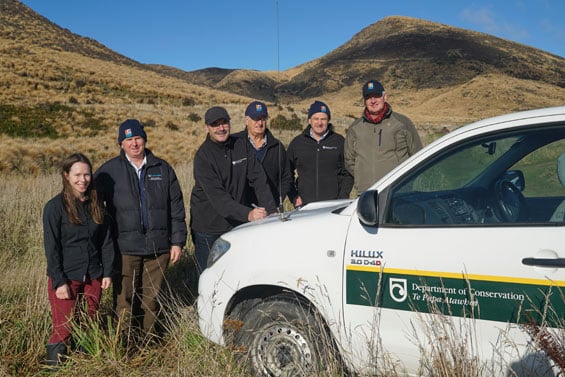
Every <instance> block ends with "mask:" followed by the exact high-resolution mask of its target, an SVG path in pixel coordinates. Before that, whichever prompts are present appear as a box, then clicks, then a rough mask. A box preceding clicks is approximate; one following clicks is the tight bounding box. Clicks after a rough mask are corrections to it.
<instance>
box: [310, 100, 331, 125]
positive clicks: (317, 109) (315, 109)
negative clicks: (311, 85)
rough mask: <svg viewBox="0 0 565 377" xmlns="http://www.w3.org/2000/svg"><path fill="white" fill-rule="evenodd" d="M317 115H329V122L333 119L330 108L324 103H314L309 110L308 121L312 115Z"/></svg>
mask: <svg viewBox="0 0 565 377" xmlns="http://www.w3.org/2000/svg"><path fill="white" fill-rule="evenodd" d="M316 113H326V114H328V120H330V119H331V118H332V113H330V108H329V107H328V105H326V104H325V103H323V102H322V101H314V103H313V104H311V105H310V109H309V110H308V119H310V118H311V117H312V115H313V114H316Z"/></svg>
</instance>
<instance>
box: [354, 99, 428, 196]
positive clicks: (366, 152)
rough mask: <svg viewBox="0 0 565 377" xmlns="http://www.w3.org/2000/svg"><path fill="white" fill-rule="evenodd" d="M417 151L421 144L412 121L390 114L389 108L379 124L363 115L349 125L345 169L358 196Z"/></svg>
mask: <svg viewBox="0 0 565 377" xmlns="http://www.w3.org/2000/svg"><path fill="white" fill-rule="evenodd" d="M420 149H422V141H421V140H420V136H419V135H418V131H416V127H415V126H414V124H413V123H412V121H411V120H410V119H409V118H408V117H406V116H404V115H402V114H399V113H396V112H393V111H392V108H391V107H390V105H389V111H388V113H387V114H386V115H385V117H384V119H383V120H382V121H381V122H380V123H378V124H374V123H371V122H369V121H368V120H367V119H366V118H365V116H364V115H363V116H362V117H361V118H358V119H356V120H355V121H354V122H353V123H352V124H351V125H350V126H349V128H348V129H347V135H346V138H345V147H344V160H345V167H346V168H347V170H348V171H349V172H350V173H351V174H352V175H353V177H354V178H355V188H356V189H357V193H361V192H363V191H365V190H366V189H367V188H369V187H370V186H371V185H373V183H375V182H376V181H377V180H379V179H380V178H382V177H383V176H384V175H385V174H386V173H388V172H389V171H390V170H392V169H393V168H394V167H395V166H397V165H398V164H400V163H401V162H402V161H404V160H406V159H407V158H408V157H410V156H412V155H413V154H414V153H416V152H417V151H418V150H420Z"/></svg>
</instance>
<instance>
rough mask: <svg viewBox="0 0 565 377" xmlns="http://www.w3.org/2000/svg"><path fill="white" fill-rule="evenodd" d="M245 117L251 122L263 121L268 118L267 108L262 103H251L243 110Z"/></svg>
mask: <svg viewBox="0 0 565 377" xmlns="http://www.w3.org/2000/svg"><path fill="white" fill-rule="evenodd" d="M245 116H248V117H250V118H251V119H253V120H258V119H264V118H268V117H269V113H268V112H267V106H266V105H265V104H264V103H263V102H259V101H253V102H251V103H250V104H249V106H247V109H245Z"/></svg>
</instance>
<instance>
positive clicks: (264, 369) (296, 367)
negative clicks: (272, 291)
mask: <svg viewBox="0 0 565 377" xmlns="http://www.w3.org/2000/svg"><path fill="white" fill-rule="evenodd" d="M241 320H242V322H243V324H242V327H241V329H239V331H237V333H236V334H234V338H233V340H234V343H235V345H236V346H237V347H238V348H239V349H244V350H246V351H247V356H248V357H249V363H250V366H251V368H252V369H253V372H254V373H256V374H258V375H261V376H307V375H312V374H315V375H317V374H318V373H319V372H320V371H326V370H328V369H331V368H332V366H334V367H335V366H337V363H328V361H330V360H334V359H333V350H334V346H333V343H332V341H331V339H330V337H329V336H327V332H326V331H325V328H324V326H322V325H321V323H320V321H318V320H316V318H315V315H314V314H313V312H312V311H311V310H310V309H309V308H308V305H306V304H304V303H301V302H300V301H298V300H296V299H294V298H292V297H288V296H285V295H279V296H275V297H272V298H269V299H267V300H265V301H262V302H260V303H258V304H256V305H254V306H253V307H251V308H250V309H249V310H247V311H246V313H243V315H242V318H241ZM332 364H333V365H332Z"/></svg>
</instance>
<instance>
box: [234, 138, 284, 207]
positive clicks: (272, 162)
mask: <svg viewBox="0 0 565 377" xmlns="http://www.w3.org/2000/svg"><path fill="white" fill-rule="evenodd" d="M265 135H266V136H267V145H265V146H264V147H263V149H264V151H263V153H262V154H261V157H260V158H258V160H259V162H260V163H261V165H262V166H263V170H265V173H266V174H267V181H268V183H269V187H270V188H271V193H272V194H273V200H274V201H275V203H276V204H277V205H280V204H282V203H279V201H280V198H282V200H283V202H284V198H285V197H286V196H287V195H288V193H289V191H290V188H291V186H292V185H293V181H292V174H291V173H290V166H289V164H288V157H287V155H286V149H285V147H284V145H283V144H282V143H281V142H280V141H279V140H278V139H277V138H275V137H274V136H273V134H272V133H271V131H269V129H265ZM233 136H234V137H239V138H242V139H244V140H245V141H247V145H248V147H249V148H250V150H251V152H254V150H253V149H254V148H255V147H254V146H253V145H251V142H250V141H249V137H248V135H247V131H242V132H238V133H236V134H233ZM255 156H257V154H255ZM279 187H280V188H281V190H280V196H279ZM249 195H250V197H249V202H250V203H257V196H256V195H255V192H254V191H253V190H250V191H249Z"/></svg>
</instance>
